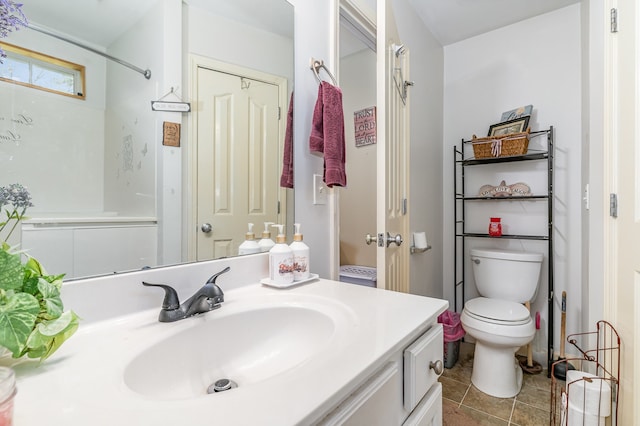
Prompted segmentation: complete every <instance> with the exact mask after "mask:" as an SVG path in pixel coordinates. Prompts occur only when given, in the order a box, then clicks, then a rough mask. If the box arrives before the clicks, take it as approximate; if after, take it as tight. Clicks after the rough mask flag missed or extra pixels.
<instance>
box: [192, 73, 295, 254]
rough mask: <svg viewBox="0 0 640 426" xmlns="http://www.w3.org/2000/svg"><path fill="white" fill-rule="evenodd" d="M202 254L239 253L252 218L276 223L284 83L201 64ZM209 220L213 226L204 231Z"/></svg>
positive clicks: (199, 196) (199, 205) (199, 209)
mask: <svg viewBox="0 0 640 426" xmlns="http://www.w3.org/2000/svg"><path fill="white" fill-rule="evenodd" d="M197 79H198V82H197V106H198V107H197V111H196V112H195V113H196V114H197V124H196V132H197V134H196V136H195V138H196V140H197V142H196V143H197V160H196V165H197V169H198V172H197V177H196V187H197V190H196V193H197V224H198V225H197V226H198V229H197V231H196V232H197V233H198V237H197V248H196V250H197V256H196V257H197V260H207V259H215V258H220V257H227V256H234V255H237V253H238V246H239V245H240V244H241V243H242V241H244V238H245V233H246V232H247V223H254V224H255V226H254V232H255V231H258V233H260V232H261V230H262V229H263V227H262V226H263V222H278V220H279V219H280V220H282V216H279V215H278V209H279V206H278V204H279V201H278V192H279V189H278V188H279V170H280V167H279V165H280V163H281V151H280V149H279V146H280V142H279V113H278V105H279V103H278V95H279V88H278V86H277V85H275V84H271V83H265V82H263V81H258V80H252V79H249V78H246V77H240V76H238V75H234V74H230V73H225V72H219V71H215V70H211V69H208V68H206V67H198V69H197ZM207 224H208V225H210V230H208V229H207Z"/></svg>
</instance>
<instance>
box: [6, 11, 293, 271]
mask: <svg viewBox="0 0 640 426" xmlns="http://www.w3.org/2000/svg"><path fill="white" fill-rule="evenodd" d="M22 10H23V11H24V13H25V15H26V16H27V19H28V20H29V22H30V23H31V24H33V25H34V26H36V27H37V28H39V29H40V30H36V29H20V30H19V31H15V32H12V33H11V34H10V35H9V36H8V37H6V38H3V39H0V43H3V47H5V50H6V51H7V53H8V55H9V56H8V57H7V58H5V60H4V61H3V62H4V63H3V65H2V66H0V79H1V80H0V98H1V99H2V102H0V170H2V173H0V186H7V185H9V184H12V183H16V182H17V183H20V184H22V185H24V186H26V187H27V188H28V190H29V191H30V193H31V196H32V199H33V204H34V206H33V207H31V208H30V209H29V210H28V212H27V216H28V217H29V219H28V220H25V221H23V222H22V224H21V226H19V227H17V228H16V231H14V233H13V234H12V236H11V238H10V239H9V243H10V244H12V245H19V246H20V248H21V249H23V250H26V251H27V252H28V253H29V254H30V255H32V256H34V257H36V258H38V260H40V261H41V262H42V263H43V265H44V266H45V267H46V268H47V270H48V272H50V273H52V274H58V273H65V274H67V279H74V278H80V277H87V276H93V275H101V274H108V273H115V272H123V271H131V270H137V269H140V268H144V267H156V266H163V265H170V264H177V263H182V262H189V261H197V260H207V259H212V258H218V257H228V256H233V255H237V254H238V246H239V245H240V244H241V243H242V242H243V240H244V239H245V234H246V232H247V224H248V223H249V222H251V223H254V232H255V233H256V236H257V238H260V236H261V234H262V231H263V229H264V225H263V224H264V222H275V223H283V224H285V225H286V226H287V229H291V228H292V223H293V189H285V188H282V187H281V186H280V173H281V170H282V162H283V149H284V138H285V134H286V121H287V110H288V106H289V104H290V98H291V93H292V91H293V64H294V58H293V43H294V41H293V22H294V19H293V6H292V5H291V4H290V3H288V2H287V1H286V0H188V1H187V0H185V1H181V0H144V1H142V0H138V1H134V2H132V1H129V0H109V1H98V0H92V1H87V2H76V1H72V0H60V1H56V2H51V1H50V0H30V1H28V2H25V4H24V6H23V8H22ZM43 31H44V32H43ZM47 33H50V34H47ZM51 34H53V36H52V35H51ZM55 36H58V37H55ZM65 39H66V40H65ZM69 41H71V42H69ZM7 44H8V45H9V46H7ZM83 46H84V47H89V48H90V49H86V48H84V47H83ZM7 47H8V48H7ZM95 51H99V52H103V53H106V54H107V55H108V56H111V57H112V58H117V59H120V60H121V61H125V62H126V63H128V64H130V65H133V68H139V69H141V70H143V71H144V70H147V69H148V70H149V71H150V74H151V76H150V78H146V77H145V76H144V75H142V73H140V72H138V71H136V70H135V69H132V68H130V67H127V66H124V65H123V64H122V63H118V62H117V61H114V60H112V59H109V58H107V57H105V56H104V55H100V54H97V53H95ZM68 64H71V67H72V68H74V67H75V68H74V71H73V72H71V73H68V72H67V71H68V70H67V68H66V67H67V66H68ZM27 79H31V80H29V81H27ZM9 80H13V81H9ZM71 80H72V81H73V82H70V81H71ZM16 83H18V84H16ZM40 84H43V85H45V89H44V90H43V89H42V88H36V87H34V86H35V85H40ZM47 85H48V86H47ZM46 87H49V89H47V88H46ZM51 87H53V88H54V89H56V90H57V88H58V87H60V88H62V89H61V90H62V91H64V90H67V91H68V92H69V93H66V94H60V93H56V92H55V90H51ZM157 100H163V101H166V102H179V101H184V102H189V103H190V105H191V111H190V112H171V111H153V110H152V108H151V102H152V101H157ZM239 114H240V115H239ZM176 130H177V132H178V133H177V134H178V135H179V138H177V137H176V135H175V134H173V135H172V134H171V133H172V132H174V133H175V132H176ZM206 224H210V225H211V229H212V231H211V232H205V231H206V230H207V228H206V226H204V225H206ZM0 238H1V239H2V240H4V238H5V235H0Z"/></svg>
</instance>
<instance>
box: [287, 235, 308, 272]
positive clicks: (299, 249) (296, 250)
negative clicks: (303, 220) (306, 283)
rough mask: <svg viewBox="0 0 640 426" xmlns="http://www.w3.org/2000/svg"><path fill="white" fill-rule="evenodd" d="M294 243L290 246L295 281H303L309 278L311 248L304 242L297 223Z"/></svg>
mask: <svg viewBox="0 0 640 426" xmlns="http://www.w3.org/2000/svg"><path fill="white" fill-rule="evenodd" d="M293 226H294V227H295V230H296V231H295V234H293V242H292V243H291V245H290V246H289V247H290V248H291V251H292V252H293V280H294V281H301V280H306V279H307V278H309V246H308V245H306V244H305V243H303V242H302V234H301V233H300V224H299V223H295V224H294V225H293Z"/></svg>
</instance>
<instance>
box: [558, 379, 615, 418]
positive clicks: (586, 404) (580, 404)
mask: <svg viewBox="0 0 640 426" xmlns="http://www.w3.org/2000/svg"><path fill="white" fill-rule="evenodd" d="M567 393H568V394H569V407H571V406H573V407H575V408H576V409H579V410H581V411H583V412H584V413H585V415H590V416H600V417H607V416H609V415H610V414H611V386H610V385H609V382H608V381H607V380H604V379H602V378H600V377H598V376H594V375H593V374H591V373H587V372H586V371H580V370H569V371H567ZM598 407H599V411H598ZM569 419H571V416H569Z"/></svg>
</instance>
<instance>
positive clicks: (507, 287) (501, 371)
mask: <svg viewBox="0 0 640 426" xmlns="http://www.w3.org/2000/svg"><path fill="white" fill-rule="evenodd" d="M471 261H472V262H473V263H472V267H473V275H474V277H475V282H476V287H477V288H478V292H479V293H480V296H482V297H477V298H475V299H471V300H469V301H467V302H466V303H465V305H464V309H463V310H462V315H461V316H460V322H461V323H462V327H463V328H464V330H465V331H466V332H467V334H468V335H469V336H471V337H473V338H474V339H475V340H476V348H475V354H474V358H473V371H472V373H471V382H472V383H473V384H474V386H475V387H477V388H478V389H479V390H481V391H482V392H484V393H486V394H488V395H492V396H495V397H498V398H511V397H513V396H515V395H517V394H518V392H520V388H521V387H522V370H521V369H520V365H519V363H518V361H517V359H516V357H515V353H516V351H517V350H518V349H519V348H520V347H521V346H524V345H526V344H527V343H529V342H531V340H533V336H534V333H535V326H534V323H533V320H532V319H531V315H530V313H529V311H528V310H527V308H525V307H524V305H523V303H524V302H527V301H531V300H533V299H534V298H535V296H536V293H537V292H538V279H539V278H540V266H541V264H542V254H540V253H527V252H521V251H508V250H502V251H498V250H488V249H472V250H471Z"/></svg>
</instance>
